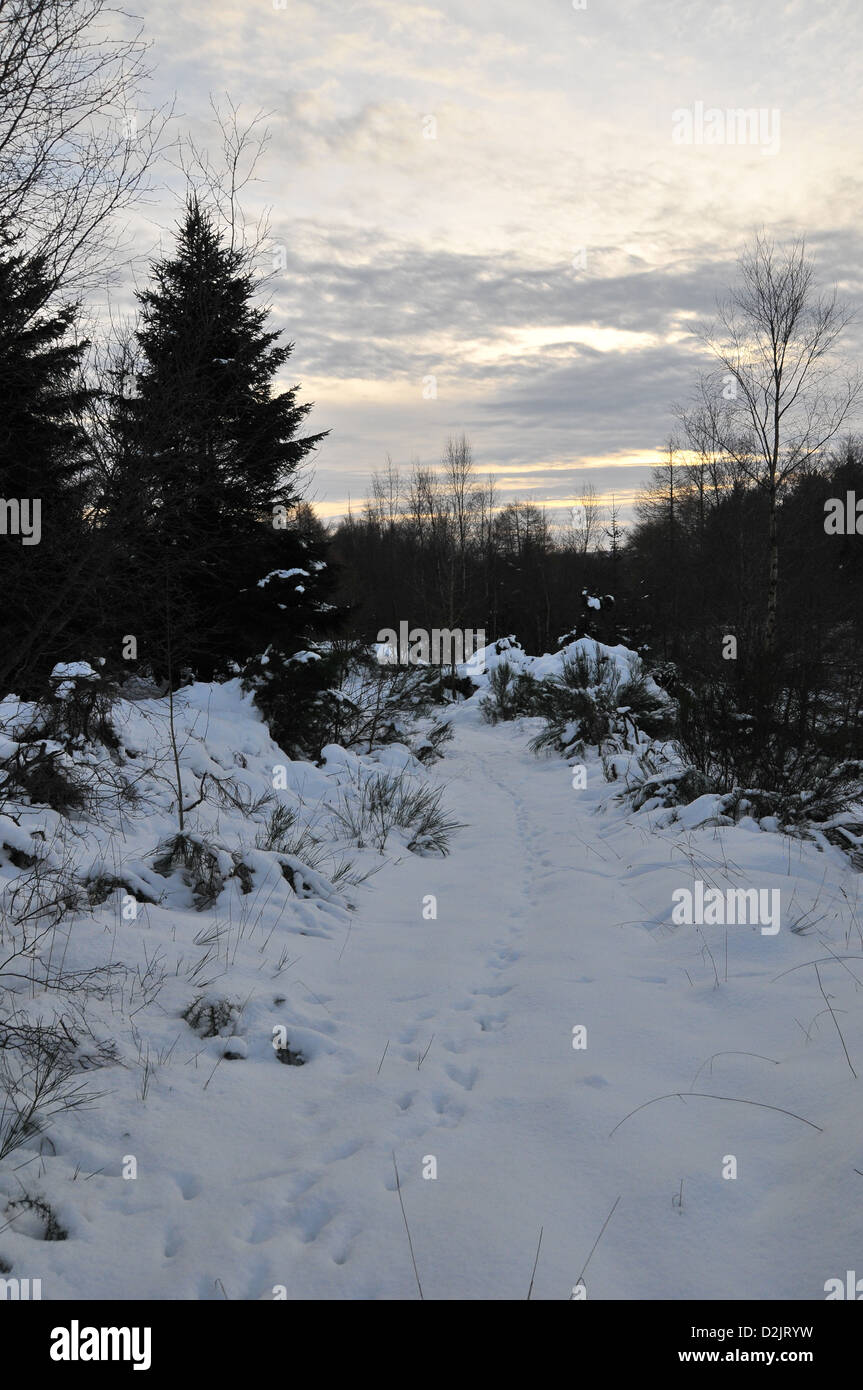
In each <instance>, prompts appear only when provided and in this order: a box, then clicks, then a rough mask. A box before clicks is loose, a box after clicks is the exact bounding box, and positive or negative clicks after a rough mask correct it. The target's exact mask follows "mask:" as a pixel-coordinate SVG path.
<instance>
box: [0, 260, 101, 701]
mask: <svg viewBox="0 0 863 1390" xmlns="http://www.w3.org/2000/svg"><path fill="white" fill-rule="evenodd" d="M51 289H52V279H51V276H50V274H49V271H48V268H47V266H46V264H45V261H44V259H43V258H42V257H34V256H28V255H26V254H25V253H24V252H21V251H19V250H17V249H16V248H15V244H14V241H13V240H11V239H10V238H8V237H4V236H0V401H2V411H0V499H2V505H0V592H2V595H3V607H4V622H3V637H4V641H3V648H2V652H0V683H2V686H3V688H4V689H10V688H13V689H14V690H15V692H16V693H17V694H20V695H34V694H38V693H40V692H41V690H42V689H44V683H45V678H46V677H47V675H48V674H49V673H50V671H51V669H52V668H53V666H54V665H55V663H56V662H57V661H59V660H62V659H68V658H77V657H80V656H82V655H84V651H83V648H82V647H79V645H78V644H79V643H83V642H84V640H85V636H86V634H87V629H88V623H87V599H88V592H89V584H88V577H87V570H88V565H89V562H90V560H91V559H92V546H91V541H92V535H91V531H90V528H89V526H88V524H87V520H86V516H85V509H86V499H87V481H88V480H87V441H86V433H85V430H84V428H83V426H82V423H81V421H82V419H83V416H84V414H85V412H86V408H87V405H88V402H89V400H90V398H91V393H90V392H89V391H88V390H87V389H85V387H84V386H83V385H82V378H81V375H80V372H81V359H82V355H83V353H84V352H85V350H86V347H87V344H86V343H84V342H76V341H75V339H74V336H73V330H74V327H75V321H76V308H75V307H74V306H68V307H65V308H61V309H52V308H49V307H46V305H47V302H48V300H49V298H50V295H51ZM28 533H29V534H28Z"/></svg>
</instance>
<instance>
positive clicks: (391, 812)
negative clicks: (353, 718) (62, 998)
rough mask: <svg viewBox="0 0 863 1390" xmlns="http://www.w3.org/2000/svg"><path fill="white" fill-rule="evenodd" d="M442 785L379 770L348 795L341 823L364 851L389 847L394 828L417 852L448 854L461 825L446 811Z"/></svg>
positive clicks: (360, 780) (339, 812) (361, 779)
mask: <svg viewBox="0 0 863 1390" xmlns="http://www.w3.org/2000/svg"><path fill="white" fill-rule="evenodd" d="M442 796H443V788H442V787H433V786H430V785H428V784H423V785H416V784H415V783H412V782H411V781H410V780H409V779H408V776H407V774H406V773H405V772H376V773H373V774H372V775H371V776H368V775H363V774H362V773H361V774H359V775H358V776H357V778H356V779H355V780H354V782H353V784H352V794H349V795H347V796H344V797H343V799H342V803H341V805H340V806H339V807H338V808H337V810H336V811H335V813H334V814H335V819H336V822H337V824H338V825H339V826H340V827H341V829H342V832H343V833H344V834H345V835H346V836H347V838H348V839H349V840H350V841H351V842H352V843H353V844H355V845H356V846H357V848H358V849H365V848H368V847H371V848H373V849H376V850H377V851H378V853H379V854H383V853H384V850H385V849H386V843H387V839H388V837H389V834H390V832H391V831H392V830H393V829H399V830H402V831H404V832H405V834H406V835H407V836H408V841H407V848H408V849H409V850H410V851H411V852H412V853H414V854H440V855H442V856H443V855H447V854H448V853H449V848H450V839H451V837H452V835H453V834H454V832H455V831H456V830H461V829H462V828H463V827H462V825H461V824H460V822H458V821H456V820H453V819H451V818H449V817H447V816H446V815H445V814H444V812H443V811H442V810H441V804H440V803H441V798H442Z"/></svg>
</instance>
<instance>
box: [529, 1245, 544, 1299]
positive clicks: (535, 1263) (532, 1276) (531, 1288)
mask: <svg viewBox="0 0 863 1390" xmlns="http://www.w3.org/2000/svg"><path fill="white" fill-rule="evenodd" d="M542 1231H543V1228H542V1226H540V1228H539V1240H538V1241H537V1243H536V1259H535V1260H534V1262H533V1271H532V1273H531V1276H530V1288H529V1289H528V1291H527V1301H528V1302H530V1296H531V1294H532V1293H533V1281H534V1278H535V1276H536V1267H537V1265H538V1264H539V1247H540V1246H541V1245H542Z"/></svg>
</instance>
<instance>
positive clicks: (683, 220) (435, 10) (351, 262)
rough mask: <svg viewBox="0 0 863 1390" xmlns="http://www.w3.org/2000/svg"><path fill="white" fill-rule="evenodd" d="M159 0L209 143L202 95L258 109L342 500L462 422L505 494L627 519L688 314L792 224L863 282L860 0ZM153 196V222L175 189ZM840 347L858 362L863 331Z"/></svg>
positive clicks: (338, 508) (319, 414)
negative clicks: (607, 502) (744, 113)
mask: <svg viewBox="0 0 863 1390" xmlns="http://www.w3.org/2000/svg"><path fill="white" fill-rule="evenodd" d="M142 17H143V20H144V23H145V26H146V30H147V32H148V34H149V37H150V38H151V40H152V43H153V52H152V60H153V64H154V67H155V73H156V77H155V91H154V95H155V96H156V97H157V98H161V97H164V96H168V95H170V94H172V93H176V95H177V112H178V115H179V116H180V118H181V121H180V123H181V124H182V125H184V126H186V127H188V128H190V129H192V130H193V131H194V132H195V133H196V135H197V137H198V138H199V139H201V140H206V139H207V130H208V127H207V124H206V116H207V106H208V96H209V93H211V92H212V93H216V94H220V93H224V92H228V93H230V95H231V97H232V99H233V100H234V101H235V102H237V103H239V104H240V106H241V108H242V110H243V111H244V112H245V113H246V115H248V116H250V115H252V114H253V113H254V112H255V111H256V110H258V109H261V108H263V109H265V110H266V111H268V112H269V113H270V116H269V120H268V124H269V127H270V129H271V132H272V139H271V143H270V146H269V150H268V152H267V155H266V158H265V159H264V161H263V163H262V165H261V166H260V169H259V172H260V175H261V179H262V182H261V183H260V184H258V185H256V187H255V189H254V191H253V194H252V196H250V197H249V198H248V200H247V203H248V208H249V211H250V212H254V211H255V208H256V205H257V204H258V203H261V204H263V203H266V204H268V205H269V206H270V207H271V209H272V212H271V229H272V232H271V242H272V249H273V255H274V257H275V258H276V263H277V264H278V266H279V269H278V270H277V273H276V274H275V276H274V278H273V280H272V282H271V284H270V287H269V293H270V295H271V297H272V303H273V313H274V320H275V323H276V325H277V326H278V327H283V328H284V329H285V331H286V332H287V334H288V335H289V337H290V338H291V339H292V340H293V341H294V343H295V349H294V355H293V358H292V359H291V365H292V367H293V377H292V378H291V382H292V381H293V380H298V381H300V382H301V383H302V394H303V398H304V399H311V400H313V401H314V402H315V410H314V413H313V415H312V417H311V421H312V422H313V423H314V426H315V428H316V429H330V430H331V431H332V433H331V435H330V436H329V438H328V439H327V440H326V441H325V443H324V444H323V446H322V447H321V449H320V451H319V453H318V455H317V458H316V472H315V478H314V484H313V496H314V497H315V499H316V501H317V502H318V505H319V509H320V510H321V512H322V513H323V514H324V515H326V516H335V515H337V514H339V513H340V512H342V511H344V509H345V506H346V500H347V499H348V498H349V497H350V498H351V499H353V500H354V501H355V502H358V501H360V500H361V499H362V497H363V496H364V494H365V491H366V488H367V484H368V479H369V475H370V473H371V472H372V470H374V469H376V468H379V467H381V465H382V464H383V463H384V459H385V456H386V455H387V454H390V455H391V456H392V458H393V460H394V461H395V462H396V463H397V464H400V465H403V466H406V467H409V466H410V463H411V460H412V459H418V460H419V461H420V462H422V463H424V464H428V463H433V462H434V461H436V459H437V458H438V457H439V455H440V452H441V448H442V446H443V444H444V441H445V440H446V437H447V436H448V435H449V434H452V433H460V432H461V431H465V432H466V433H467V434H468V435H469V436H470V439H471V441H472V444H473V450H474V455H475V457H476V460H477V464H478V466H479V468H480V469H481V470H482V471H484V472H492V473H494V474H495V476H496V480H497V483H498V487H499V489H500V492H501V494H502V496H503V497H504V498H505V499H506V498H510V497H515V496H518V497H521V498H530V499H532V500H534V501H538V502H543V503H546V504H547V505H548V506H549V507H550V508H551V509H560V511H556V512H555V515H560V516H562V515H563V514H564V513H563V509H564V508H565V507H566V505H567V504H568V503H569V501H571V500H574V499H576V498H577V496H578V493H579V491H580V489H581V487H582V486H583V485H584V484H585V483H592V484H593V485H594V486H595V487H596V488H597V490H598V491H599V492H600V494H601V495H603V496H605V497H610V496H611V494H612V493H614V494H615V495H616V497H617V498H618V500H619V501H620V502H622V503H623V505H624V514H626V509H627V507H628V505H629V504H630V503H631V501H632V499H633V497H634V496H635V494H636V492H637V491H638V489H639V487H640V486H641V485H642V483H643V482H644V480H645V478H646V476H647V474H648V472H649V468H650V466H651V464H652V463H654V462H656V461H657V460H658V459H659V457H660V455H661V451H662V448H663V444H664V442H665V440H666V439H667V437H668V435H669V433H670V431H671V430H672V429H673V426H674V418H673V408H674V405H675V403H681V402H685V401H686V399H687V397H688V396H689V394H690V393H691V391H692V389H693V386H694V384H695V381H696V379H697V376H698V372H699V370H700V369H701V367H702V366H703V360H702V359H701V356H700V349H699V348H698V344H697V342H696V341H695V340H694V339H693V337H692V327H693V325H694V324H695V323H697V322H698V321H699V320H700V319H703V318H705V317H709V316H710V313H711V310H712V308H713V306H714V301H715V298H716V296H717V294H720V293H722V291H723V290H724V289H726V288H727V287H728V286H729V285H730V284H732V283H733V281H734V278H735V261H736V258H737V255H738V254H739V251H740V249H741V246H742V244H743V243H744V242H745V241H746V240H747V239H748V238H750V237H751V236H752V234H753V232H754V231H755V230H756V229H758V228H759V227H764V228H766V229H767V230H768V231H769V232H770V233H771V234H772V235H773V236H775V237H776V238H777V239H779V240H781V239H784V238H786V237H789V236H792V235H796V234H800V233H804V234H805V236H806V238H807V242H808V244H809V247H810V249H811V251H812V252H813V253H814V254H815V256H816V262H817V266H818V273H819V277H820V278H821V279H823V280H824V281H825V282H826V283H827V284H833V283H838V284H839V286H840V290H841V292H842V293H843V296H844V297H845V298H846V299H848V300H850V301H851V302H853V303H855V304H856V303H858V302H860V301H861V271H860V268H859V267H860V262H861V254H860V253H861V230H860V229H861V212H863V200H861V150H863V128H861V127H863V103H861V90H863V80H861V79H863V72H861V67H863V62H861V53H863V44H861V37H863V35H861V30H863V18H861V10H860V7H859V4H858V3H856V0H830V2H829V3H828V0H788V3H781V0H749V3H744V0H739V2H738V3H736V4H730V3H728V4H726V3H721V0H719V2H714V0H677V2H676V3H674V4H669V3H667V0H586V4H585V5H584V6H583V7H577V6H576V5H575V4H573V0H530V3H524V0H438V2H437V3H423V2H422V0H418V2H417V3H408V2H407V0H284V3H282V0H211V3H209V4H207V5H204V4H196V5H192V4H188V3H177V0H146V5H145V8H144V9H143V11H142ZM738 109H744V110H748V109H754V110H756V111H757V112H759V113H760V124H756V125H755V126H751V125H749V124H748V123H747V124H746V126H745V129H742V130H741V129H740V128H739V127H738V125H737V121H736V118H733V117H731V118H728V117H726V116H725V113H726V112H734V111H736V110H738ZM681 112H685V113H688V115H687V116H681V114H680V113H681ZM699 112H700V113H701V116H699ZM711 112H714V113H717V112H718V113H720V114H719V115H715V114H714V115H711V114H710V113H711ZM688 117H691V120H689V123H688V124H687V120H688ZM699 122H700V123H699ZM732 137H734V140H733V141H732ZM741 137H743V138H742V139H741ZM141 215H142V217H143V216H146V221H147V226H146V227H145V228H144V231H145V232H146V231H149V232H152V233H153V235H158V233H159V231H160V230H162V229H165V228H169V227H170V225H171V220H172V206H171V203H170V201H169V200H168V199H167V198H165V199H164V200H162V199H157V200H156V201H155V202H154V203H152V204H151V205H150V206H149V207H148V208H147V209H146V214H144V213H142V214H141ZM848 347H849V349H850V350H851V351H852V352H853V353H855V354H858V355H863V328H861V326H860V324H859V323H858V325H856V326H855V327H854V328H853V329H852V330H851V331H850V333H849V335H848ZM289 384H290V383H289Z"/></svg>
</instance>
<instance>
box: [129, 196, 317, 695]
mask: <svg viewBox="0 0 863 1390" xmlns="http://www.w3.org/2000/svg"><path fill="white" fill-rule="evenodd" d="M254 293H255V285H254V281H253V278H252V276H251V275H250V273H249V270H248V267H247V265H246V263H245V260H244V257H243V254H242V253H241V252H238V251H236V250H231V249H230V248H228V247H227V246H225V245H224V243H223V241H222V239H221V237H220V235H219V232H218V230H217V228H216V226H215V225H214V223H213V220H212V217H211V216H210V214H209V213H208V212H207V211H206V210H205V209H203V208H201V207H200V206H199V205H198V203H197V202H196V201H195V200H194V199H193V200H192V201H190V203H189V204H188V207H187V210H186V214H185V217H184V220H183V222H182V224H181V226H180V228H179V233H178V238H177V246H176V250H175V252H174V254H173V255H172V256H171V257H170V258H168V259H165V260H162V261H160V262H159V263H158V264H157V265H156V266H155V267H154V270H153V283H152V285H151V286H150V288H148V289H146V290H145V291H143V292H142V293H141V294H140V295H139V296H138V298H139V302H140V305H141V324H140V327H139V330H138V334H137V337H138V343H139V347H140V352H141V364H140V370H139V372H138V375H137V380H136V386H135V391H134V393H133V395H132V396H131V398H130V399H126V400H124V401H122V402H120V403H118V410H119V415H120V428H119V430H118V438H119V439H120V441H121V453H120V457H119V458H118V461H117V467H116V469H115V475H114V478H113V480H112V482H111V485H110V487H109V489H108V493H107V496H106V498H105V508H106V512H107V516H108V527H109V530H111V531H112V534H113V536H114V540H115V543H116V545H117V549H118V555H119V556H122V563H123V568H124V572H125V578H126V582H125V599H124V601H123V604H122V605H121V607H122V612H121V614H119V615H118V618H117V622H118V624H119V626H118V628H117V631H116V632H115V634H114V641H113V642H112V644H111V645H112V649H113V650H114V651H115V652H119V650H120V638H121V637H122V636H125V635H127V634H131V635H134V636H135V637H136V638H137V642H138V658H139V660H140V661H141V662H142V663H143V664H145V665H149V666H150V667H151V668H152V669H153V670H154V671H155V672H156V673H157V674H160V675H170V676H171V677H172V678H173V679H175V680H176V678H178V677H179V675H180V674H181V672H183V671H184V670H191V671H193V672H194V673H195V674H196V675H197V676H199V677H200V678H202V679H211V678H212V677H213V675H214V674H217V673H218V672H223V671H226V670H228V669H231V663H234V662H238V661H243V660H245V659H247V658H249V657H251V656H253V655H255V654H257V653H260V652H262V651H263V650H264V649H265V647H267V646H268V645H271V644H273V643H275V642H279V641H283V642H286V643H287V645H288V646H290V643H291V640H292V633H293V631H294V630H295V628H296V625H297V623H298V622H300V623H302V622H304V620H305V611H304V610H305V609H307V608H308V606H309V604H310V603H311V602H312V592H313V590H314V587H315V583H316V579H315V575H316V573H317V572H316V571H313V572H312V574H310V575H309V576H307V581H308V582H307V584H306V586H298V585H297V583H294V584H293V586H292V588H291V595H290V602H286V601H285V596H284V595H282V599H281V600H278V599H276V598H275V594H276V590H277V589H279V587H280V585H282V586H283V581H281V580H279V579H278V578H275V579H271V580H267V582H263V581H265V580H266V577H267V576H268V575H273V574H274V572H275V573H276V574H277V573H278V571H289V570H292V569H304V568H308V566H306V565H304V564H303V558H304V556H306V553H307V552H306V547H305V546H304V545H302V544H301V543H300V537H299V533H298V531H297V528H296V527H295V526H292V525H290V524H289V521H290V517H291V514H292V513H293V511H294V510H295V508H296V505H297V503H298V500H299V499H298V492H297V478H296V474H297V470H298V469H299V467H300V465H301V463H302V461H303V459H304V458H305V457H306V456H307V454H308V453H309V452H310V451H311V450H312V449H313V448H314V447H315V445H316V444H317V443H318V442H319V441H320V440H321V439H323V438H324V434H323V433H320V434H315V435H305V436H302V437H297V431H298V429H299V428H300V426H301V424H302V421H303V420H304V419H305V417H306V415H307V414H308V412H309V410H310V409H311V406H310V405H308V404H305V405H304V404H298V403H297V400H296V395H297V388H296V387H293V388H291V389H289V390H286V391H283V392H281V393H280V394H274V390H273V387H274V383H275V379H276V377H277V375H278V373H279V372H280V370H281V369H282V367H283V366H284V364H285V362H286V361H287V359H288V358H289V356H290V354H291V350H292V346H293V345H292V344H280V343H279V342H278V339H279V337H280V335H279V333H278V332H274V331H270V330H267V328H266V326H265V325H266V321H267V311H266V309H264V308H262V307H260V306H258V305H255V304H254V303H253V296H254ZM298 587H304V594H303V595H300V594H299V593H297V589H298ZM306 595H308V597H305V596H306ZM301 598H302V599H303V600H304V601H303V603H294V601H293V600H294V599H297V600H299V599H301Z"/></svg>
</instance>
